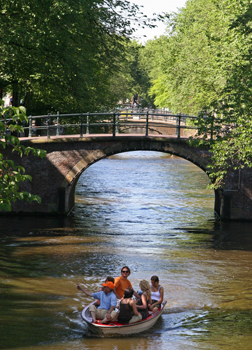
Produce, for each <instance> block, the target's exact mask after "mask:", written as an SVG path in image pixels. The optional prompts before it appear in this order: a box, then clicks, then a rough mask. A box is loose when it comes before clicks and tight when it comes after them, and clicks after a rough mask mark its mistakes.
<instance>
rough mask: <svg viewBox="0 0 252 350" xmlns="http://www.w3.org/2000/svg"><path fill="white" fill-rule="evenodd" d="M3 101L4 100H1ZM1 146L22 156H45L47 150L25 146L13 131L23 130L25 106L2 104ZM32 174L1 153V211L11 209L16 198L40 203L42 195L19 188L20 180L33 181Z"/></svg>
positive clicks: (25, 120)
mask: <svg viewBox="0 0 252 350" xmlns="http://www.w3.org/2000/svg"><path fill="white" fill-rule="evenodd" d="M1 102H3V101H1ZM0 116H1V120H0V147H2V148H4V149H5V148H11V149H12V151H13V152H17V153H18V154H19V156H20V157H22V156H25V155H27V154H29V153H31V154H33V155H35V156H39V157H45V155H46V152H45V151H43V150H40V149H34V148H32V147H25V146H23V145H21V144H20V141H19V139H18V137H17V136H14V135H13V133H17V134H19V133H21V132H23V127H22V123H23V122H27V117H26V113H25V108H24V107H22V106H21V107H7V108H4V107H3V103H2V104H1V106H0ZM31 180H32V178H31V176H30V175H27V174H25V169H24V168H23V167H22V166H19V165H16V164H15V163H14V161H13V160H10V159H6V158H5V157H4V156H3V154H2V153H0V211H2V210H4V211H11V205H12V203H14V202H15V201H16V200H18V199H19V200H23V199H24V200H26V201H29V202H31V201H37V202H39V203H40V197H38V196H37V195H33V194H30V193H28V192H25V191H20V190H19V185H20V182H23V181H31Z"/></svg>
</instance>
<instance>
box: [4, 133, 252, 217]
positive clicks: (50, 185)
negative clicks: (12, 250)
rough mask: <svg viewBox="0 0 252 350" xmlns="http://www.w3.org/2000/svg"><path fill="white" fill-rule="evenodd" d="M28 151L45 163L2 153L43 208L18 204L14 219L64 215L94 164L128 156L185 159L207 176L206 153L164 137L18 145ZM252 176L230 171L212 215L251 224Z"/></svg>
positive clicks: (65, 139) (53, 140) (39, 141)
mask: <svg viewBox="0 0 252 350" xmlns="http://www.w3.org/2000/svg"><path fill="white" fill-rule="evenodd" d="M22 142H23V143H24V144H25V145H26V146H32V147H34V148H43V149H45V150H46V151H47V157H46V158H44V159H40V158H36V157H34V156H32V155H29V156H27V157H23V158H19V157H16V158H15V159H14V158H13V157H14V156H13V153H12V152H11V150H8V149H6V150H4V151H3V152H2V153H3V154H4V155H6V157H7V158H9V159H14V160H15V162H16V163H17V164H18V163H19V164H20V165H22V166H23V167H24V168H25V169H26V173H27V174H29V175H31V176H32V179H33V180H32V183H24V184H22V185H21V190H25V191H28V192H31V193H34V194H38V195H39V196H40V197H41V200H42V203H41V204H37V203H35V202H33V203H27V202H23V201H22V202H21V201H20V202H16V203H15V204H14V205H13V210H12V213H14V214H16V213H26V214H29V213H30V214H31V213H32V214H39V215H48V214H50V215H67V214H68V213H70V212H71V210H72V209H73V207H74V203H75V187H76V184H77V182H78V179H79V177H80V175H81V174H82V173H83V172H84V171H85V170H86V169H87V168H88V167H89V166H90V165H92V164H94V163H95V162H97V161H99V160H100V159H103V158H106V157H108V156H111V155H114V154H118V153H123V152H128V151H148V150H149V151H159V152H164V153H169V154H173V155H176V156H179V157H181V158H184V159H186V160H188V161H190V162H192V163H193V164H195V165H196V166H198V167H199V168H201V169H202V170H203V171H206V169H207V165H208V163H209V158H210V153H209V150H208V149H202V148H197V147H192V146H190V145H189V144H188V143H187V141H186V139H181V138H180V139H178V138H175V137H167V136H166V137H165V136H148V137H146V136H137V135H122V136H116V137H114V136H108V135H106V136H104V135H102V136H99V135H96V136H85V137H77V136H75V137H73V136H71V137H54V138H50V139H45V138H43V139H36V138H31V139H29V140H27V139H26V140H23V141H22ZM251 176H252V170H251V169H247V170H243V172H240V173H239V172H237V171H233V170H231V171H230V173H229V174H228V177H227V181H226V184H225V187H223V188H221V189H219V190H216V191H215V208H214V209H215V212H216V213H217V214H218V215H219V216H220V217H221V218H223V219H227V220H238V219H239V220H252V183H251V181H250V179H251Z"/></svg>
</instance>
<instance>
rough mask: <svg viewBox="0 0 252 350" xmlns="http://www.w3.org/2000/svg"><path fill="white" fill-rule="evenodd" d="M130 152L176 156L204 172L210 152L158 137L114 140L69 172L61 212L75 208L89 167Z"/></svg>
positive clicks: (93, 152)
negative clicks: (63, 205) (84, 175)
mask: <svg viewBox="0 0 252 350" xmlns="http://www.w3.org/2000/svg"><path fill="white" fill-rule="evenodd" d="M130 151H157V152H162V153H168V154H172V155H176V156H178V157H181V158H184V159H186V160H188V161H190V162H192V163H193V164H195V165H196V166H198V167H199V168H201V169H202V170H203V171H206V165H207V161H206V160H207V158H208V156H209V154H208V151H202V150H199V149H197V148H194V147H190V146H189V145H188V144H187V143H186V142H185V141H181V140H180V141H179V140H177V139H172V140H171V141H170V142H167V141H166V140H164V139H163V138H157V137H155V138H146V137H135V138H134V139H132V138H131V139H129V138H127V140H125V137H121V138H118V137H117V138H116V140H115V139H114V138H113V140H112V142H110V143H109V144H106V145H104V147H101V148H100V149H99V150H97V149H95V150H92V151H90V152H89V153H88V154H87V155H86V156H85V157H83V158H82V159H80V160H79V161H78V162H77V163H76V164H75V165H74V166H73V167H72V168H71V169H70V170H69V172H68V173H67V175H66V177H65V179H64V180H63V182H62V183H61V184H60V192H61V193H62V198H61V200H60V203H61V204H62V203H63V202H65V208H63V207H61V211H62V210H63V211H64V210H65V209H66V207H67V208H69V210H71V208H72V207H73V206H74V197H75V187H76V184H77V182H78V180H79V177H80V176H81V174H82V173H83V172H84V171H85V170H86V169H87V168H88V167H89V166H91V165H92V164H94V163H96V162H98V161H99V160H101V159H103V158H106V157H109V156H112V155H115V154H119V153H124V152H130Z"/></svg>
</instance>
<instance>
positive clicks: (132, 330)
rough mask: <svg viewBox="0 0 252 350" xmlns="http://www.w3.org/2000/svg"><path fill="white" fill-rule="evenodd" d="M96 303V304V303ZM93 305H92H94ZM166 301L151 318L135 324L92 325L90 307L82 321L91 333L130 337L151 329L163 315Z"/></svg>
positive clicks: (84, 310)
mask: <svg viewBox="0 0 252 350" xmlns="http://www.w3.org/2000/svg"><path fill="white" fill-rule="evenodd" d="M94 303H95V302H94ZM94 303H92V304H94ZM165 304H166V301H164V302H163V303H162V306H161V309H160V310H159V311H157V312H155V313H154V314H153V315H151V316H150V317H148V318H146V319H144V320H142V321H139V322H135V323H130V324H125V325H121V324H118V323H116V322H115V323H112V322H111V323H109V324H99V323H92V317H91V315H90V312H89V305H88V306H86V307H85V308H84V309H83V311H82V314H81V316H82V319H83V320H84V321H85V322H86V323H87V325H88V328H89V329H90V331H91V332H93V333H95V334H100V335H108V336H111V335H129V334H136V333H141V332H144V331H146V330H148V329H150V328H151V327H152V326H154V324H155V323H156V322H157V320H158V319H159V317H160V316H161V315H162V313H163V310H164V306H165Z"/></svg>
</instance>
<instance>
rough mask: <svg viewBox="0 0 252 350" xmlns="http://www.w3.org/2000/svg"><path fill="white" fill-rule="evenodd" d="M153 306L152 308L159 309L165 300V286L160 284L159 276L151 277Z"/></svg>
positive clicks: (153, 309)
mask: <svg viewBox="0 0 252 350" xmlns="http://www.w3.org/2000/svg"><path fill="white" fill-rule="evenodd" d="M150 290H151V300H152V302H151V306H150V307H149V309H150V310H152V311H153V312H155V311H157V310H158V308H159V307H160V306H161V304H162V302H163V300H164V288H163V287H162V286H161V285H160V284H159V278H158V276H152V277H151V288H150Z"/></svg>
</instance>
